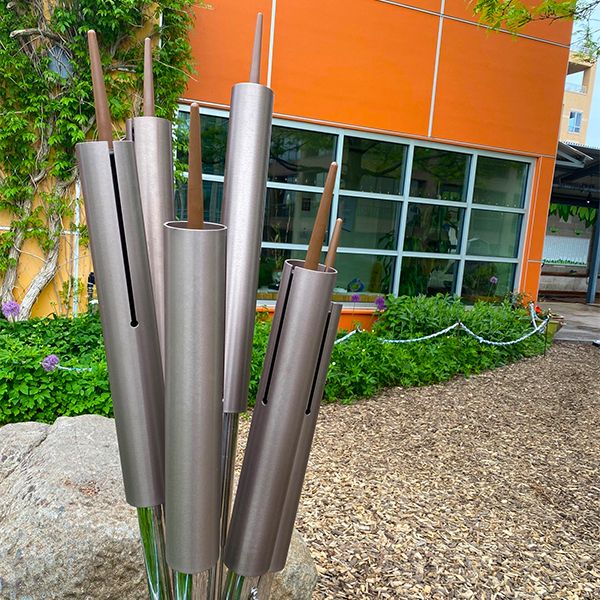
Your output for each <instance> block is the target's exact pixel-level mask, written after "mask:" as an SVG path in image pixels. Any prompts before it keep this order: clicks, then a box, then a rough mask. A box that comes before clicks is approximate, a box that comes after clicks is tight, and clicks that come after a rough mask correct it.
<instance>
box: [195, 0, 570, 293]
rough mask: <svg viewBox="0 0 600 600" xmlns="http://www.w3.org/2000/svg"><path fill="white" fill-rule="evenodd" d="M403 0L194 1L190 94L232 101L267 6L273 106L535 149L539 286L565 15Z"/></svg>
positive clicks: (316, 118)
mask: <svg viewBox="0 0 600 600" xmlns="http://www.w3.org/2000/svg"><path fill="white" fill-rule="evenodd" d="M401 4H402V6H400V5H399V4H395V3H394V2H390V1H388V2H382V1H380V0H346V1H345V2H343V3H340V2H339V1H338V0H303V1H302V2H294V1H292V0H271V1H268V0H245V2H239V1H238V0H213V1H212V3H211V6H212V8H211V10H205V9H198V10H197V21H196V27H195V30H194V32H193V34H192V45H193V49H194V56H195V60H196V62H197V66H198V78H197V79H195V80H192V81H190V84H189V87H188V89H187V92H186V97H187V98H188V99H194V100H197V101H199V102H201V103H203V104H205V105H209V106H211V105H212V106H215V105H216V106H223V107H227V106H228V104H229V95H230V90H231V86H232V84H234V83H236V82H238V81H244V80H247V77H248V70H249V62H250V52H251V47H252V36H253V31H254V19H255V15H256V12H258V11H262V12H263V14H264V23H265V30H264V35H263V55H262V72H261V81H262V82H263V83H268V84H270V86H271V88H272V89H273V91H274V93H275V114H276V116H280V117H282V118H288V119H294V120H301V121H306V122H314V123H325V124H331V125H335V126H339V127H345V128H351V129H361V130H371V131H380V132H385V133H391V134H397V135H399V136H403V137H413V138H416V139H426V140H431V141H440V142H444V143H448V144H456V145H460V146H463V147H464V146H466V147H473V148H485V149H491V150H495V151H499V152H506V153H509V154H521V155H526V156H531V157H534V158H537V161H536V167H535V171H534V174H533V185H532V197H531V199H530V211H529V215H528V216H527V231H526V234H525V247H524V254H523V261H522V266H521V269H520V279H519V286H520V289H521V290H522V291H526V292H527V293H529V294H530V295H531V296H533V297H536V296H537V290H538V281H539V271H540V264H541V263H540V260H541V254H542V247H543V240H544V232H545V224H546V218H547V212H548V203H549V199H550V189H551V184H552V174H553V169H554V156H555V153H556V146H557V138H558V128H559V123H560V113H561V104H562V95H563V89H564V78H565V74H566V69H567V63H568V57H569V49H568V45H569V41H570V36H571V23H570V22H568V21H564V20H563V21H555V22H538V23H531V24H529V25H527V26H526V27H525V28H524V29H523V30H522V31H521V32H520V33H519V34H518V35H512V34H509V33H507V32H493V31H490V30H489V29H487V28H484V27H481V26H479V25H478V24H477V17H476V16H474V15H473V12H472V9H471V7H470V5H469V4H468V3H467V2H464V1H463V0H407V1H403V2H402V3H401ZM273 11H274V12H273ZM272 27H273V32H271V28H272Z"/></svg>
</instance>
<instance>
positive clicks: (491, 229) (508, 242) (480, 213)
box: [467, 209, 523, 258]
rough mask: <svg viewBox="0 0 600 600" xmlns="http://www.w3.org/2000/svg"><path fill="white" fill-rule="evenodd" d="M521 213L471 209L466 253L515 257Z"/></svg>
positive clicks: (517, 247)
mask: <svg viewBox="0 0 600 600" xmlns="http://www.w3.org/2000/svg"><path fill="white" fill-rule="evenodd" d="M522 218H523V217H522V215H520V214H516V213H505V212H499V211H495V210H494V211H492V210H475V209H473V210H472V211H471V224H470V226H469V240H468V243H467V254H472V255H475V256H502V257H506V258H515V257H516V256H517V252H518V251H519V237H520V235H521V221H522Z"/></svg>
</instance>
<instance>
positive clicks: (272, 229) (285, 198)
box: [263, 188, 328, 244]
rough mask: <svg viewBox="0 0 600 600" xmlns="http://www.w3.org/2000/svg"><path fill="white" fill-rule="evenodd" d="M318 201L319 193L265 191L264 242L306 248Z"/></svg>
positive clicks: (270, 189)
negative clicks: (304, 246)
mask: <svg viewBox="0 0 600 600" xmlns="http://www.w3.org/2000/svg"><path fill="white" fill-rule="evenodd" d="M320 199H321V195H320V194H318V193H311V192H292V191H290V190H279V189H272V188H269V189H267V202H266V206H265V225H264V229H263V240H264V241H265V242H275V243H280V244H284V243H287V244H308V242H309V240H310V235H311V233H312V229H313V225H314V222H315V218H316V216H317V210H318V208H319V202H320ZM327 237H328V236H326V239H327Z"/></svg>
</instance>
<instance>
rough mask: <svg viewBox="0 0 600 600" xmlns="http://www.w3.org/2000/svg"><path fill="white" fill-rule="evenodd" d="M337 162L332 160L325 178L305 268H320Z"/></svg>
mask: <svg viewBox="0 0 600 600" xmlns="http://www.w3.org/2000/svg"><path fill="white" fill-rule="evenodd" d="M337 168H338V166H337V163H336V162H332V163H331V165H330V166H329V172H328V173H327V179H326V180H325V188H324V189H323V195H322V196H321V202H320V204H319V211H318V212H317V218H316V219H315V225H314V227H313V230H312V234H311V236H310V242H309V244H308V251H307V252H306V258H305V260H304V268H305V269H312V270H313V271H316V270H317V269H318V268H319V258H320V256H321V248H322V247H323V240H324V239H325V232H326V231H327V223H328V221H329V211H330V210H331V199H332V198H333V186H334V185H335V177H336V175H337Z"/></svg>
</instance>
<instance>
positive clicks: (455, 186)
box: [410, 147, 470, 202]
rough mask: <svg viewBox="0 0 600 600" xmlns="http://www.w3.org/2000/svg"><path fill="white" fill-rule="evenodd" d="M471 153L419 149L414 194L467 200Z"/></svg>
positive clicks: (411, 186) (416, 151)
mask: <svg viewBox="0 0 600 600" xmlns="http://www.w3.org/2000/svg"><path fill="white" fill-rule="evenodd" d="M469 160H470V158H469V155H468V154H460V153H458V152H448V151H446V150H437V149H435V148H420V147H417V148H415V154H414V158H413V167H412V175H411V180H410V195H411V196H414V197H416V198H435V199H437V200H454V201H456V202H461V201H464V200H465V196H466V193H467V177H468V167H469Z"/></svg>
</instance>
